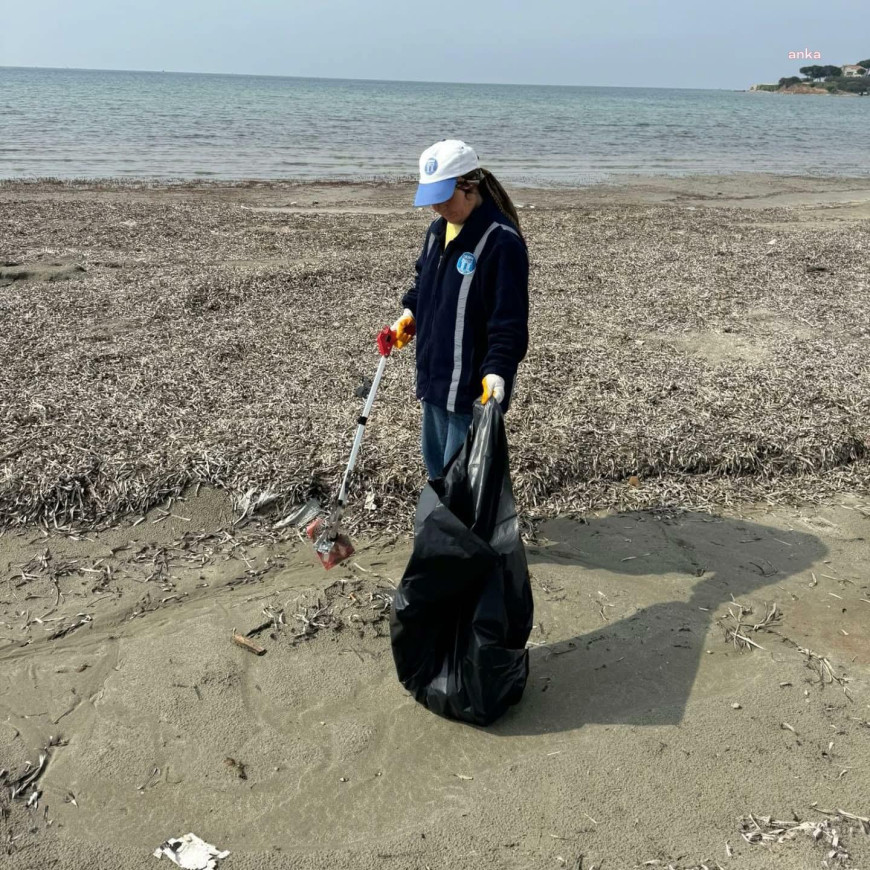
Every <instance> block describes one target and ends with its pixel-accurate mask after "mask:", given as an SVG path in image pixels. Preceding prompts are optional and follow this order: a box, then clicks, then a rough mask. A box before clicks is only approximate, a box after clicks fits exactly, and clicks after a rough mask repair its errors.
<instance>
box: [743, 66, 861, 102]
mask: <svg viewBox="0 0 870 870" xmlns="http://www.w3.org/2000/svg"><path fill="white" fill-rule="evenodd" d="M800 72H801V73H802V75H803V77H801V76H785V77H783V78H781V79H780V80H779V81H778V82H777V83H776V84H758V85H753V86H752V87H751V88H750V90H751V91H770V92H772V93H779V94H835V95H838V96H843V95H853V96H867V95H870V59H867V60H860V61H858V63H854V64H848V63H847V64H843V66H802V67H801V68H800Z"/></svg>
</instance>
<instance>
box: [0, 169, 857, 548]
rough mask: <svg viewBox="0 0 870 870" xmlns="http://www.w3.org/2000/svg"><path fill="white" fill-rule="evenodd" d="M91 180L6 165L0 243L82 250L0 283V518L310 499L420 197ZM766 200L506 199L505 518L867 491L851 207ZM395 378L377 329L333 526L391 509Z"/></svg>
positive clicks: (347, 419)
mask: <svg viewBox="0 0 870 870" xmlns="http://www.w3.org/2000/svg"><path fill="white" fill-rule="evenodd" d="M279 187H280V186H277V187H276V189H279ZM105 189H106V186H105V185H99V184H90V185H84V186H81V185H80V186H78V187H76V186H75V185H73V186H69V185H66V186H64V185H59V186H58V185H51V184H45V183H43V184H32V183H15V184H4V185H3V186H2V196H3V213H4V222H5V224H4V238H3V245H4V249H3V251H0V254H2V255H3V256H4V257H5V258H6V259H8V260H10V261H11V260H14V261H15V262H21V263H28V262H40V261H41V260H44V259H48V258H51V257H61V256H62V257H64V258H65V259H70V260H75V261H76V262H79V263H81V264H82V265H84V266H85V268H86V272H85V273H83V274H82V275H81V277H80V278H79V279H78V280H77V281H76V282H73V283H70V282H67V283H53V284H42V283H37V282H33V281H16V282H15V283H14V284H13V285H11V286H9V287H5V288H3V289H2V291H0V317H2V319H3V322H4V325H5V328H4V330H2V332H0V355H2V358H3V360H4V366H3V370H2V371H0V395H3V396H4V401H3V403H2V405H0V527H2V526H8V525H20V524H24V523H42V524H43V525H45V526H49V527H54V526H61V527H63V526H67V525H69V524H83V525H94V524H103V523H110V522H112V521H114V520H115V519H116V518H118V517H120V516H122V515H125V514H139V515H141V514H143V513H144V512H145V511H147V510H148V509H150V508H154V507H156V506H158V505H161V504H164V503H165V502H166V501H167V499H168V498H170V497H172V496H174V495H177V494H179V493H180V492H182V491H183V490H184V489H185V488H186V487H188V486H190V485H191V484H197V483H200V484H211V485H214V486H218V487H223V488H226V489H228V490H230V491H231V492H232V493H233V495H234V497H235V498H236V501H237V505H238V506H239V508H240V513H241V514H249V513H250V512H252V511H253V510H254V509H256V508H257V507H258V506H259V507H264V506H266V504H267V503H268V507H269V508H270V509H271V510H273V512H274V513H275V517H276V518H280V517H281V516H284V515H285V514H286V512H287V511H288V510H289V509H290V508H291V507H292V506H294V505H296V504H299V503H302V502H304V501H306V500H307V499H309V498H313V497H316V498H320V499H321V501H323V502H324V503H328V501H329V499H330V497H332V496H333V495H334V493H335V491H336V489H337V484H338V481H339V479H340V476H341V473H342V470H343V467H344V464H345V462H346V460H347V454H348V450H349V445H350V441H351V438H352V432H353V428H354V425H355V422H356V416H357V414H358V413H359V399H358V398H357V397H356V396H355V395H354V390H355V388H356V386H357V385H358V384H359V382H360V379H361V377H364V376H365V375H366V374H367V373H368V374H370V373H371V370H372V369H373V368H374V365H375V363H376V359H377V358H376V355H375V350H374V342H373V336H374V335H375V333H376V331H377V329H378V328H379V327H380V326H382V325H383V324H384V323H386V322H389V321H390V320H391V319H392V318H393V317H394V315H395V312H396V311H397V310H398V307H399V298H400V296H401V293H402V291H403V288H404V287H406V286H407V284H408V281H409V279H410V276H411V274H412V264H413V260H414V257H415V256H416V253H417V249H418V246H419V244H420V239H421V233H422V229H423V227H424V226H425V222H426V220H427V217H426V216H424V215H421V214H417V213H415V212H414V211H412V210H410V209H409V210H408V212H407V213H406V214H402V213H399V214H396V215H391V216H390V218H389V227H390V231H389V232H385V233H378V232H373V233H369V232H360V222H359V218H358V216H354V215H351V214H338V213H315V212H311V213H304V214H300V213H293V214H276V213H268V212H258V211H254V210H251V209H247V208H241V207H239V204H238V202H233V201H232V195H231V194H232V191H231V190H230V189H229V188H227V189H226V190H224V189H222V188H214V190H215V191H216V193H220V194H221V195H220V196H218V195H215V196H210V195H206V193H207V192H208V190H209V189H207V188H202V189H201V190H200V189H199V188H196V187H192V188H191V189H190V190H189V191H188V193H187V195H184V194H182V193H178V192H174V193H173V196H172V198H169V197H165V196H159V195H156V194H155V190H156V188H155V187H154V186H153V185H139V186H136V185H132V186H129V185H128V186H120V187H118V188H117V189H115V194H117V195H115V196H113V198H112V200H111V207H107V205H106V202H107V200H106V198H105V197H106V194H105V192H104V191H105ZM221 191H223V193H221ZM227 191H229V192H227ZM122 194H123V195H122ZM762 218H767V219H770V220H780V221H788V220H789V213H788V212H786V211H778V210H770V211H769V212H765V213H764V214H763V215H762V216H760V215H759V213H753V214H752V215H751V216H749V215H747V214H746V213H743V212H739V211H729V210H726V209H717V210H709V211H706V210H703V209H698V210H695V211H692V212H687V211H685V210H684V209H681V208H678V207H671V206H643V207H641V206H637V207H634V206H625V205H619V206H613V207H599V208H596V209H587V208H574V209H564V208H563V209H552V210H545V209H540V210H537V211H535V212H524V213H523V219H524V231H525V233H526V235H527V238H528V241H529V247H530V252H531V262H532V273H531V288H532V317H531V323H530V330H531V345H530V352H529V356H528V359H527V360H526V362H524V364H523V366H522V368H521V370H520V376H519V379H518V384H517V390H516V398H515V402H514V405H513V409H512V410H511V412H510V414H509V415H508V429H509V438H510V442H511V448H512V470H513V477H514V485H515V489H516V491H517V496H518V501H519V503H520V505H521V506H522V508H523V510H524V512H525V514H526V515H527V516H528V517H530V518H532V519H534V518H535V517H541V516H547V515H552V514H557V513H559V514H582V513H585V512H587V511H589V510H590V509H593V508H598V509H607V508H613V509H636V508H641V507H656V506H680V507H684V508H694V509H700V510H710V509H711V508H715V509H721V508H727V507H729V506H732V505H734V504H736V503H740V502H746V501H763V502H766V503H769V504H778V503H784V502H806V501H811V502H812V501H818V500H819V499H821V498H823V497H827V496H830V495H832V494H835V493H837V492H843V491H856V490H857V491H867V489H868V481H870V476H868V471H870V457H868V454H867V435H868V420H870V415H868V414H867V407H868V403H870V365H868V362H870V347H868V341H867V336H868V328H867V326H866V324H867V323H868V322H870V293H868V292H867V289H868V287H867V276H866V275H867V273H866V265H865V257H864V255H863V252H862V250H861V247H862V243H861V240H862V239H867V240H870V227H864V226H855V227H853V228H851V229H850V231H849V233H848V234H845V233H841V232H839V231H833V230H818V229H808V228H803V227H800V226H795V227H793V228H791V229H790V230H789V231H788V232H785V233H782V232H778V233H777V236H778V238H777V244H776V246H775V247H773V248H772V247H770V246H769V245H768V241H769V237H770V231H769V230H767V229H765V227H764V225H763V222H762ZM370 224H371V221H367V224H366V226H369V225H370ZM864 246H865V247H866V242H865V244H864ZM723 252H724V253H725V254H727V256H725V255H724V254H723ZM811 260H812V261H824V262H825V263H827V264H831V267H830V268H829V271H827V272H824V273H817V272H809V271H808V270H807V264H808V262H809V261H811ZM554 324H558V328H557V329H554ZM412 384H413V355H412V353H409V352H403V353H399V354H397V355H395V356H394V358H393V359H392V360H391V361H390V366H389V370H388V373H387V377H386V379H385V382H384V386H383V389H382V393H381V395H380V396H379V400H378V405H377V406H376V407H375V410H374V413H373V417H372V424H371V426H370V427H369V432H368V433H367V441H366V445H365V450H364V453H363V456H362V458H361V462H360V465H359V469H358V473H357V476H356V478H355V481H354V484H353V489H352V505H356V506H358V508H359V509H357V510H354V511H353V512H352V513H351V515H350V516H349V518H348V526H349V530H350V531H351V532H353V533H359V532H360V531H362V530H365V531H368V532H373V531H376V530H385V531H389V532H391V533H399V532H406V531H408V530H409V529H410V527H411V522H412V510H411V505H412V503H413V501H414V499H415V497H416V494H417V492H418V491H419V489H420V487H421V485H422V483H423V480H424V474H423V466H422V461H421V459H420V456H419V446H418V440H419V426H420V420H419V407H418V405H417V404H416V403H415V402H414V401H413V398H412ZM364 495H365V498H363V496H364ZM366 502H367V503H368V505H369V506H370V507H371V508H373V509H370V510H364V509H362V506H363V505H364V504H365V503H366ZM178 516H179V517H181V518H182V519H184V515H183V513H182V514H179V515H178ZM167 517H168V514H167ZM162 519H164V517H163V516H158V517H156V518H155V521H161V520H162Z"/></svg>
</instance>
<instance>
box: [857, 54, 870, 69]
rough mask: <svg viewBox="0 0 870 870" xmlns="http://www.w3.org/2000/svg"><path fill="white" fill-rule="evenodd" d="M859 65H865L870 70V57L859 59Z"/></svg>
mask: <svg viewBox="0 0 870 870" xmlns="http://www.w3.org/2000/svg"><path fill="white" fill-rule="evenodd" d="M858 66H863V67H864V69H866V70H870V57H868V58H867V60H859V61H858Z"/></svg>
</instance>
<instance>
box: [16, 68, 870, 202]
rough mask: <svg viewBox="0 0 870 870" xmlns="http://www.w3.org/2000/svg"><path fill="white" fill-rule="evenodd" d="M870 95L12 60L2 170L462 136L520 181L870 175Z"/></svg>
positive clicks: (296, 169) (210, 164) (295, 160)
mask: <svg viewBox="0 0 870 870" xmlns="http://www.w3.org/2000/svg"><path fill="white" fill-rule="evenodd" d="M868 134H870V98H867V97H857V98H849V97H829V96H819V97H814V96H805V97H804V96H780V95H777V94H764V93H761V94H755V93H740V92H731V91H702V90H676V89H673V90H672V89H659V88H595V87H538V86H516V85H455V84H429V83H412V82H373V81H341V80H334V79H300V78H272V77H264V76H224V75H197V74H180V73H146V72H106V71H88V70H46V69H17V68H8V67H7V68H0V178H27V177H44V176H55V177H59V178H97V177H130V178H139V177H141V178H162V179H171V178H194V177H200V178H217V179H239V178H334V179H351V178H372V177H397V176H410V175H413V174H415V173H416V164H417V155H418V154H419V153H420V151H422V150H423V149H424V148H425V147H427V146H428V145H430V144H431V143H432V142H433V141H434V140H436V139H440V138H445V137H457V138H462V139H465V140H467V141H468V142H470V143H471V144H472V145H473V146H475V147H476V148H477V150H478V153H479V154H480V157H481V162H482V163H483V164H484V165H485V166H488V167H490V168H491V169H493V170H494V171H495V172H497V173H498V174H499V175H500V176H503V177H504V178H505V180H507V181H511V182H514V183H548V184H568V185H575V184H586V183H590V182H595V181H602V180H606V179H608V178H610V177H612V176H614V175H622V174H625V173H643V174H673V175H680V174H686V173H721V172H732V171H735V170H743V171H747V170H748V171H756V172H776V173H788V174H794V173H800V174H814V175H853V176H857V175H864V176H866V175H870V148H868V144H867V143H868Z"/></svg>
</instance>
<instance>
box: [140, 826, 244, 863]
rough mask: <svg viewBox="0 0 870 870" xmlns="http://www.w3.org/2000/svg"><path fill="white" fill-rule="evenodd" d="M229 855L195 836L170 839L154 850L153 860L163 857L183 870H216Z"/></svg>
mask: <svg viewBox="0 0 870 870" xmlns="http://www.w3.org/2000/svg"><path fill="white" fill-rule="evenodd" d="M229 854H230V853H229V852H228V851H223V852H222V851H220V850H219V849H216V848H215V847H214V846H212V844H211V843H206V842H205V840H201V839H200V838H199V837H197V836H196V834H185V835H184V836H183V837H171V838H170V839H168V840H167V841H166V842H165V843H164V844H163V845H162V846H159V847H158V848H156V849H155V850H154V857H155V858H160V857H163V856H164V855H165V856H166V857H167V858H169V860H170V861H172V863H173V864H177V865H178V866H179V867H182V868H184V870H217V866H218V864H219V863H220V862H221V861H222V860H223V859H224V858H226V857H227V855H229Z"/></svg>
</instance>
